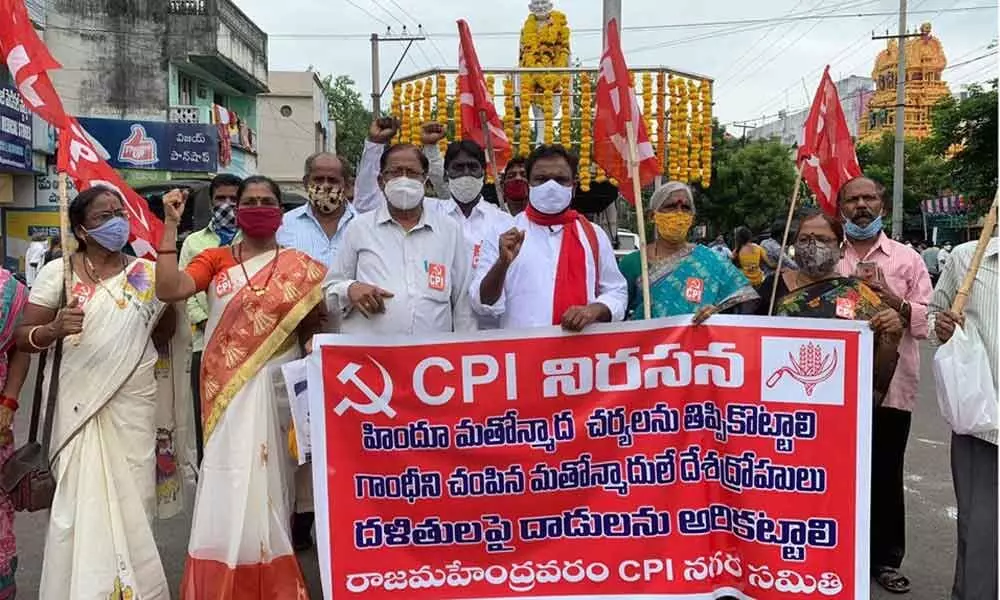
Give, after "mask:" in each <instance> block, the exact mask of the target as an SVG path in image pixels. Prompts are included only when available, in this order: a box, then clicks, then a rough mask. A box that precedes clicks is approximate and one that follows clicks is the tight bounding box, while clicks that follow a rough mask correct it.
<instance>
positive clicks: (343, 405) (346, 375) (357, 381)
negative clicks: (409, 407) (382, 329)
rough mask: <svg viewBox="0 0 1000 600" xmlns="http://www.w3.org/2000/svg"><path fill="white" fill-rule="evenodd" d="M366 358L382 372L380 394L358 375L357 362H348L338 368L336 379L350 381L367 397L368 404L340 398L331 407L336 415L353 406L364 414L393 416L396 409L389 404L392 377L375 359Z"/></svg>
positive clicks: (358, 367)
mask: <svg viewBox="0 0 1000 600" xmlns="http://www.w3.org/2000/svg"><path fill="white" fill-rule="evenodd" d="M368 360H370V361H372V363H374V364H375V366H376V367H378V370H379V371H381V372H382V384H383V385H382V394H381V395H379V394H376V393H375V390H373V389H371V388H370V387H368V384H366V383H365V382H364V381H363V380H362V379H361V377H359V376H358V371H360V370H361V365H359V364H357V363H353V362H352V363H348V364H347V365H345V366H344V368H343V369H341V370H340V373H338V374H337V381H339V382H340V383H343V384H347V383H351V384H352V385H354V387H356V388H357V389H358V391H360V392H361V393H362V394H364V395H365V397H366V398H368V404H358V403H357V402H354V401H353V400H351V399H350V398H348V397H347V396H344V397H343V398H341V400H340V403H339V404H337V407H336V408H334V409H333V412H335V413H337V415H338V416H339V415H343V414H344V413H345V412H347V409H349V408H353V409H354V410H356V411H358V412H359V413H361V414H364V415H374V414H378V413H385V414H386V415H388V416H389V417H395V416H396V411H395V410H393V408H392V407H391V406H389V402H391V401H392V378H391V377H389V372H388V371H386V369H385V367H383V366H382V365H381V363H379V362H378V361H377V360H375V359H374V358H372V357H371V356H369V357H368Z"/></svg>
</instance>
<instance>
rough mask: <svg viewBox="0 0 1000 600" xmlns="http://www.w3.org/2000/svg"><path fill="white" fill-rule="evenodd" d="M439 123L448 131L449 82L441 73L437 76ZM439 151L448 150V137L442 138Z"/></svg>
mask: <svg viewBox="0 0 1000 600" xmlns="http://www.w3.org/2000/svg"><path fill="white" fill-rule="evenodd" d="M437 122H438V124H439V125H441V127H443V128H444V130H445V131H448V80H447V79H446V78H445V76H444V73H439V74H438V76H437ZM438 149H439V150H440V151H441V152H444V151H445V150H447V149H448V139H447V137H443V138H441V141H440V142H438Z"/></svg>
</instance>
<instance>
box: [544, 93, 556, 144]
mask: <svg viewBox="0 0 1000 600" xmlns="http://www.w3.org/2000/svg"><path fill="white" fill-rule="evenodd" d="M542 113H543V114H544V115H545V117H544V118H545V121H544V124H543V127H544V129H543V137H542V141H544V142H545V143H546V144H551V143H552V140H554V139H555V124H554V123H553V121H554V120H555V99H554V98H553V96H552V90H545V95H544V96H543V99H542Z"/></svg>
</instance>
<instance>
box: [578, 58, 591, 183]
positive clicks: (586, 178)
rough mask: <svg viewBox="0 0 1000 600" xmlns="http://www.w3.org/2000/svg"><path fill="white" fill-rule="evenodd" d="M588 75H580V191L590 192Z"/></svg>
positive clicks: (589, 102)
mask: <svg viewBox="0 0 1000 600" xmlns="http://www.w3.org/2000/svg"><path fill="white" fill-rule="evenodd" d="M591 102H592V96H591V88H590V75H589V74H588V73H580V189H581V190H583V191H584V192H589V191H590V179H591V174H590V162H591V159H590V152H591V148H592V147H593V143H594V137H593V125H592V123H593V116H592V114H591V112H590V108H591Z"/></svg>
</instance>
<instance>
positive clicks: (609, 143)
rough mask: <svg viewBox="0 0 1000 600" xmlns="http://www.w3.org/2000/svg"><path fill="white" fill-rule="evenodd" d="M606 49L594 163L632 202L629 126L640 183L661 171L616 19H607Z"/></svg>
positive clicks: (599, 92) (651, 180) (645, 181)
mask: <svg viewBox="0 0 1000 600" xmlns="http://www.w3.org/2000/svg"><path fill="white" fill-rule="evenodd" d="M606 42H607V44H606V49H605V50H604V55H603V56H601V67H600V69H601V71H600V77H599V79H598V80H597V114H596V115H595V116H594V142H595V143H594V162H596V163H597V164H598V165H600V166H601V167H602V168H603V169H604V170H605V171H607V173H608V175H610V176H611V177H614V178H615V179H617V180H618V182H619V186H618V191H619V193H621V195H622V196H624V197H625V198H626V199H627V200H628V201H629V202H631V203H632V204H635V198H634V194H633V193H632V169H630V168H629V143H628V127H629V124H631V125H632V126H633V127H635V140H636V155H637V160H638V161H639V165H638V170H639V183H640V185H649V184H650V183H652V182H653V179H654V178H655V177H656V176H657V175H659V174H660V163H659V161H657V160H656V154H655V153H654V152H653V144H652V143H650V141H649V134H648V133H647V132H646V124H645V123H644V122H643V118H642V111H641V110H640V109H639V102H638V100H636V97H635V90H633V89H632V86H631V85H630V83H629V76H628V65H626V64H625V55H624V54H622V46H621V40H620V39H619V38H618V20H617V19H611V20H610V21H609V22H608V31H607V39H606Z"/></svg>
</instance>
